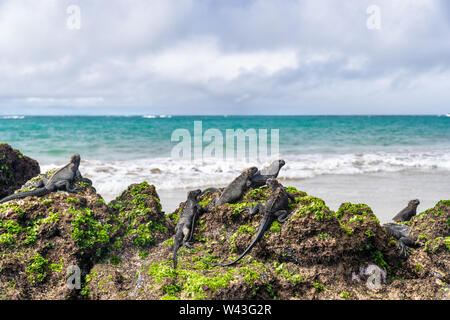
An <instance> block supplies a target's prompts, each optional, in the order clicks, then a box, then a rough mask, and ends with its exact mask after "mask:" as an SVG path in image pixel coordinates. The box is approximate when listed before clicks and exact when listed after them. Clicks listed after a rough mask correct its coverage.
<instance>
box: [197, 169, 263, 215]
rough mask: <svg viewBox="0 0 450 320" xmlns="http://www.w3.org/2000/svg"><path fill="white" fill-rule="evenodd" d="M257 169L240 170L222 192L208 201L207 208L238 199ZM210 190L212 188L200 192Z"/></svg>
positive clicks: (249, 183) (248, 185)
mask: <svg viewBox="0 0 450 320" xmlns="http://www.w3.org/2000/svg"><path fill="white" fill-rule="evenodd" d="M257 171H258V168H256V167H250V168H246V169H244V170H242V172H241V174H240V175H239V176H238V177H237V178H236V179H234V180H233V181H232V182H231V183H230V184H229V185H228V186H227V187H226V188H225V189H224V190H223V192H222V194H221V195H220V196H219V197H218V198H216V199H214V200H212V201H211V202H210V204H209V206H208V209H207V210H209V209H211V208H212V207H213V206H220V205H222V204H225V203H233V202H236V201H237V200H239V199H240V198H241V197H242V195H243V194H244V192H245V190H247V189H248V188H249V187H250V185H251V183H252V182H251V178H252V177H253V176H254V175H255V174H256V172H257ZM210 190H212V189H211V188H209V189H206V190H205V191H203V192H202V194H203V193H205V192H206V191H210Z"/></svg>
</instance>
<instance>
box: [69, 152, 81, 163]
mask: <svg viewBox="0 0 450 320" xmlns="http://www.w3.org/2000/svg"><path fill="white" fill-rule="evenodd" d="M80 161H81V157H80V155H79V154H78V153H75V154H74V155H72V158H71V159H70V162H72V163H73V164H76V165H80Z"/></svg>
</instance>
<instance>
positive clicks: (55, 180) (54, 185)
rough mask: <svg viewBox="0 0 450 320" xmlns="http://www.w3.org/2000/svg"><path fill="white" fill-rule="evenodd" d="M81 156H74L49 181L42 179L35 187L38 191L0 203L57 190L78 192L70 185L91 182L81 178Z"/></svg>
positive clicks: (5, 199)
mask: <svg viewBox="0 0 450 320" xmlns="http://www.w3.org/2000/svg"><path fill="white" fill-rule="evenodd" d="M80 161H81V159H80V155H79V154H74V155H73V156H72V158H71V160H70V162H69V163H68V164H66V165H65V166H64V167H62V168H61V169H59V170H58V171H56V172H55V174H54V175H53V176H52V177H51V178H50V179H48V178H47V176H44V178H43V179H41V180H40V181H39V182H38V183H37V184H35V185H34V186H35V187H37V188H38V189H36V190H33V191H26V192H21V193H15V194H12V195H10V196H8V197H5V198H3V199H2V200H0V203H4V202H7V201H11V200H15V199H22V198H25V197H32V196H39V197H40V196H43V195H46V194H48V193H51V192H54V191H57V190H65V191H67V192H78V191H79V190H78V189H76V188H75V189H72V188H71V187H70V184H71V183H72V182H73V180H74V179H75V178H77V179H79V180H81V181H87V182H90V180H89V179H84V178H83V177H82V176H81V173H80V171H79V169H78V168H79V166H80Z"/></svg>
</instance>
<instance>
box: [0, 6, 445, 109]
mask: <svg viewBox="0 0 450 320" xmlns="http://www.w3.org/2000/svg"><path fill="white" fill-rule="evenodd" d="M72 4H76V5H78V6H79V8H80V12H81V28H80V29H79V30H70V29H68V28H67V23H66V22H67V18H68V16H69V14H68V13H67V7H68V6H69V5H72ZM372 4H373V3H372V2H371V1H365V0H363V1H361V0H350V1H345V2H337V1H333V0H324V1H320V2H317V1H313V0H304V1H296V0H287V1H283V2H278V1H269V0H253V1H246V2H241V1H217V0H214V1H213V0H205V1H199V0H155V1H145V0H133V1H123V0H111V1H96V2H93V1H87V0H79V1H76V2H74V1H66V0H63V1H61V0H60V1H58V0H40V1H33V0H4V1H2V2H0V113H20V112H30V113H39V112H42V110H44V111H45V110H47V111H48V112H51V113H54V112H57V113H58V112H59V113H67V112H73V110H70V107H77V108H78V109H77V110H82V111H83V112H88V113H89V112H96V113H109V112H114V113H116V112H120V113H132V112H136V113H138V112H141V113H154V112H155V113H156V112H160V113H181V114H186V113H196V114H200V113H206V114H208V113H209V114H223V113H228V114H230V113H286V114H291V113H295V114H302V113H332V114H341V113H352V114H353V113H447V112H448V110H447V109H446V108H448V107H447V106H446V105H445V101H448V99H449V98H450V93H449V92H448V89H447V88H445V85H443V82H442V81H446V80H447V79H449V77H450V68H449V66H450V54H449V53H450V42H449V41H448V39H447V36H446V35H448V34H449V31H450V23H449V21H450V20H449V19H448V17H449V12H450V11H449V5H448V3H447V2H446V1H443V0H442V1H426V0H404V1H388V0H380V1H377V3H376V5H378V6H379V8H380V12H381V20H380V23H381V29H380V30H369V29H368V28H367V27H366V21H367V19H368V14H367V12H366V9H367V7H368V6H370V5H372ZM85 107H86V108H85ZM88 107H92V108H88ZM193 110H194V111H195V112H194V111H193Z"/></svg>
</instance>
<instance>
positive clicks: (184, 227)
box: [173, 190, 205, 268]
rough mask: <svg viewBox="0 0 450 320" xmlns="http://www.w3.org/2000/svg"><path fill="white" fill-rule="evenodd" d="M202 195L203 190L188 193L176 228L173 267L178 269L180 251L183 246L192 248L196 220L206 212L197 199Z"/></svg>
mask: <svg viewBox="0 0 450 320" xmlns="http://www.w3.org/2000/svg"><path fill="white" fill-rule="evenodd" d="M201 193H202V191H201V190H195V191H190V192H188V197H187V200H186V203H185V205H184V208H183V211H182V212H181V216H180V219H179V220H178V223H177V225H176V227H175V239H174V243H173V266H174V268H176V267H177V253H178V249H179V248H180V247H181V246H182V245H183V246H185V247H188V248H190V247H192V246H191V245H190V242H191V241H192V239H193V236H194V227H195V220H196V219H197V218H198V216H199V215H200V214H201V213H203V212H204V211H205V210H204V209H203V208H202V206H200V205H199V204H198V202H197V197H198V196H200V195H201Z"/></svg>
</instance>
